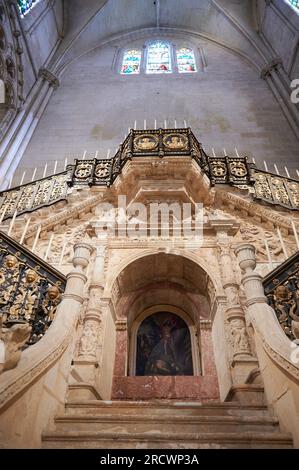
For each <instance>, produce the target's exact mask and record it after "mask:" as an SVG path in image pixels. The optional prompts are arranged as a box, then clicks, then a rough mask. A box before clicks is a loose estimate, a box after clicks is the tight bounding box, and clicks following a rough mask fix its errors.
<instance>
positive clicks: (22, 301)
mask: <svg viewBox="0 0 299 470" xmlns="http://www.w3.org/2000/svg"><path fill="white" fill-rule="evenodd" d="M65 285H66V278H65V276H63V274H61V273H59V272H58V271H56V270H55V269H54V268H52V267H51V266H49V265H48V264H47V263H45V262H44V261H43V260H41V259H40V258H38V257H37V256H35V255H34V254H33V253H31V252H30V251H29V250H27V249H26V248H24V247H23V246H21V245H20V244H19V243H17V242H15V241H14V240H12V239H11V238H10V237H8V236H7V235H6V234H4V233H3V232H0V315H1V317H2V323H3V326H7V327H9V326H11V325H13V324H16V323H28V324H29V325H30V326H31V328H32V330H31V334H30V338H29V340H28V341H27V343H26V345H25V347H27V346H30V345H32V344H34V343H36V342H37V341H38V340H39V339H40V338H42V336H43V335H44V334H45V332H46V331H47V329H48V328H49V326H50V324H51V323H52V320H53V318H54V316H55V313H56V309H57V306H58V304H59V302H60V300H61V294H62V293H63V292H64V290H65Z"/></svg>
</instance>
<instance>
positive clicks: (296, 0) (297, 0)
mask: <svg viewBox="0 0 299 470" xmlns="http://www.w3.org/2000/svg"><path fill="white" fill-rule="evenodd" d="M289 2H290V4H291V5H293V7H295V8H298V9H299V0H289Z"/></svg>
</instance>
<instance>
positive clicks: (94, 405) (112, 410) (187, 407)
mask: <svg viewBox="0 0 299 470" xmlns="http://www.w3.org/2000/svg"><path fill="white" fill-rule="evenodd" d="M107 413H108V414H111V415H116V416H119V415H120V414H121V415H132V414H133V413H137V414H138V413H142V415H143V416H147V415H148V416H161V415H163V416H164V415H166V416H167V415H168V416H174V415H177V414H179V415H180V416H260V417H263V416H265V417H266V416H269V412H268V409H267V407H266V406H265V405H261V404H247V405H246V404H242V405H240V403H237V402H210V403H204V404H202V403H200V402H181V401H180V402H175V401H167V400H155V401H154V402H153V401H151V402H147V401H104V400H72V401H68V402H67V403H66V414H67V415H68V414H71V415H75V414H78V415H84V416H85V415H93V416H95V415H96V416H98V415H101V414H107Z"/></svg>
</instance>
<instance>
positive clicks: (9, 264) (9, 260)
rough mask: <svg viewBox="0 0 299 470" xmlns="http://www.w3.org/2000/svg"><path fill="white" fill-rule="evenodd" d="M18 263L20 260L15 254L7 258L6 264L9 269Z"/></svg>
mask: <svg viewBox="0 0 299 470" xmlns="http://www.w3.org/2000/svg"><path fill="white" fill-rule="evenodd" d="M17 263H18V260H17V258H16V257H15V256H13V255H8V256H6V258H5V264H6V266H7V267H8V268H9V269H12V268H14V267H15V266H16V265H17Z"/></svg>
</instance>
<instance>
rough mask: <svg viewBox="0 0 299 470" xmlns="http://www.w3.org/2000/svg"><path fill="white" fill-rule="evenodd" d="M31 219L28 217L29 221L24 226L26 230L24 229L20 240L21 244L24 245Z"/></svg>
mask: <svg viewBox="0 0 299 470" xmlns="http://www.w3.org/2000/svg"><path fill="white" fill-rule="evenodd" d="M30 220H31V217H29V218H28V219H27V222H26V225H25V227H24V230H23V233H22V236H21V240H20V244H21V245H22V244H23V242H24V239H25V235H26V233H27V230H28V227H29V224H30Z"/></svg>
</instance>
